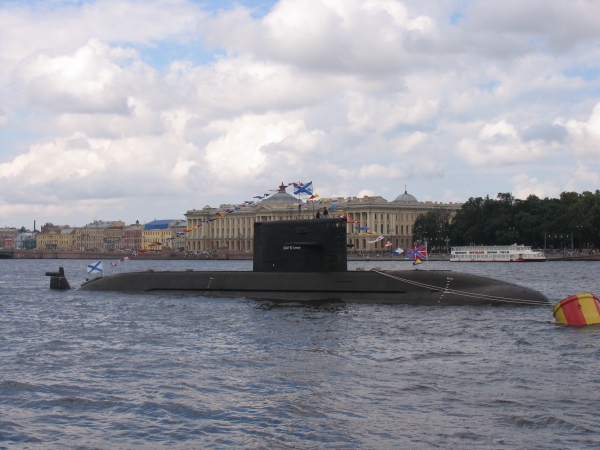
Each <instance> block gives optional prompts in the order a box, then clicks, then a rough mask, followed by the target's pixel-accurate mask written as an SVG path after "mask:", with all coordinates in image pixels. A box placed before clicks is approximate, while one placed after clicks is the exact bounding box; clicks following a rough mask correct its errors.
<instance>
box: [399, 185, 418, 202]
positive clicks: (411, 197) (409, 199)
mask: <svg viewBox="0 0 600 450" xmlns="http://www.w3.org/2000/svg"><path fill="white" fill-rule="evenodd" d="M394 201H395V202H413V203H414V202H418V200H417V199H416V198H415V196H414V195H410V194H409V193H408V192H406V185H405V186H404V194H401V195H399V196H398V197H396V200H394Z"/></svg>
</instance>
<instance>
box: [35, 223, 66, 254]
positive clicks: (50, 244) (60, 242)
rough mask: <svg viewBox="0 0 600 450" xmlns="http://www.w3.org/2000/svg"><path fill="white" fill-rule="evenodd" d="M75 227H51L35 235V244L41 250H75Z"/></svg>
mask: <svg viewBox="0 0 600 450" xmlns="http://www.w3.org/2000/svg"><path fill="white" fill-rule="evenodd" d="M75 231H76V230H75V229H74V228H61V229H56V228H53V229H49V230H46V231H42V232H41V233H37V234H36V235H35V246H36V248H37V249H41V250H64V251H66V250H73V249H74V248H75Z"/></svg>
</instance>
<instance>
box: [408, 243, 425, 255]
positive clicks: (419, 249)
mask: <svg viewBox="0 0 600 450" xmlns="http://www.w3.org/2000/svg"><path fill="white" fill-rule="evenodd" d="M406 257H407V258H413V259H427V244H423V245H415V246H414V247H411V248H409V249H407V250H406Z"/></svg>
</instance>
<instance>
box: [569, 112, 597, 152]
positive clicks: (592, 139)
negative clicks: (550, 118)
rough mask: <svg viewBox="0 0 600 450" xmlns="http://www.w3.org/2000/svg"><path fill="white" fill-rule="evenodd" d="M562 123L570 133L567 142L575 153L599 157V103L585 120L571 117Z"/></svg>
mask: <svg viewBox="0 0 600 450" xmlns="http://www.w3.org/2000/svg"><path fill="white" fill-rule="evenodd" d="M564 125H565V127H566V129H567V130H568V132H569V134H570V140H569V143H570V144H571V145H572V147H573V151H574V152H575V154H576V155H578V156H580V157H582V156H591V157H594V158H598V157H600V103H598V104H596V106H595V107H594V110H593V111H592V114H591V115H590V117H589V119H588V120H587V121H586V122H581V121H578V120H576V119H571V120H568V121H567V122H566V123H565V124H564Z"/></svg>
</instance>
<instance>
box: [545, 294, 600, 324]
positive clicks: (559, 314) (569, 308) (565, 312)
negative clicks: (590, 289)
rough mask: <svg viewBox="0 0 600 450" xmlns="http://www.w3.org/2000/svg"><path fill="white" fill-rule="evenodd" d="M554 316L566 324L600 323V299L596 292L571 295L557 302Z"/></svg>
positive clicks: (559, 321)
mask: <svg viewBox="0 0 600 450" xmlns="http://www.w3.org/2000/svg"><path fill="white" fill-rule="evenodd" d="M554 317H556V321H557V322H558V323H564V324H565V325H592V324H594V323H600V301H599V300H598V297H596V296H595V295H594V294H588V293H584V294H576V295H571V296H570V297H567V298H565V299H563V300H561V301H560V302H558V303H557V304H556V306H555V307H554Z"/></svg>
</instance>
